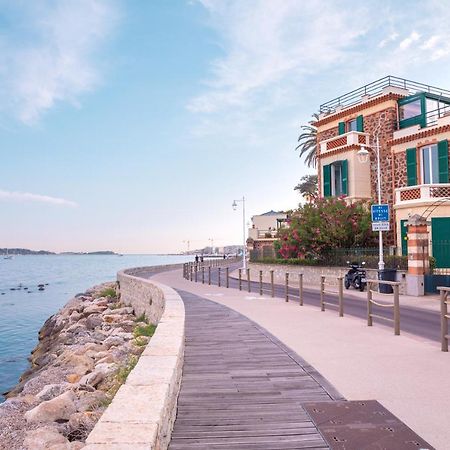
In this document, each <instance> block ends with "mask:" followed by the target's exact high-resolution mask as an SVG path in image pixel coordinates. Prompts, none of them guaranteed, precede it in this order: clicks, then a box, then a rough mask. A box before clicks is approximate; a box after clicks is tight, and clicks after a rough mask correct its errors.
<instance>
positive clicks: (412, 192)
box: [395, 183, 450, 208]
mask: <svg viewBox="0 0 450 450" xmlns="http://www.w3.org/2000/svg"><path fill="white" fill-rule="evenodd" d="M445 199H448V200H449V204H450V183H439V184H420V185H417V186H406V187H402V188H398V189H396V190H395V207H397V208H398V207H407V206H415V205H417V204H424V203H435V202H436V203H438V202H439V201H443V200H445Z"/></svg>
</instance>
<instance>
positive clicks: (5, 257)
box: [3, 249, 13, 259]
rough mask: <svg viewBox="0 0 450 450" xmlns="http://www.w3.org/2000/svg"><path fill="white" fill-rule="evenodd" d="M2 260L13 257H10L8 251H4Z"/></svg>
mask: <svg viewBox="0 0 450 450" xmlns="http://www.w3.org/2000/svg"><path fill="white" fill-rule="evenodd" d="M3 259H13V255H10V254H9V252H8V249H6V253H5V254H4V255H3Z"/></svg>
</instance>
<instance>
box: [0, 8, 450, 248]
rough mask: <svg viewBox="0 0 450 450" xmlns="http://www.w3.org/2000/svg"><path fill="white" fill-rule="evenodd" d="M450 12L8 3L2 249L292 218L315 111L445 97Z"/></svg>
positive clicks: (129, 241)
mask: <svg viewBox="0 0 450 450" xmlns="http://www.w3.org/2000/svg"><path fill="white" fill-rule="evenodd" d="M449 21H450V1H448V0H443V1H427V2H418V1H417V2H415V1H411V2H409V3H408V8H407V9H406V8H404V7H403V6H402V5H401V2H395V1H392V2H390V1H369V2H357V3H355V2H343V1H326V2H323V1H307V2H306V1H300V0H265V1H263V0H260V1H257V0H249V1H245V2H243V1H238V0H235V1H233V0H230V1H225V0H201V1H187V0H186V1H185V0H173V1H164V0H154V1H150V2H149V1H133V2H131V1H121V0H109V1H106V0H59V1H53V0H36V1H35V2H29V1H26V0H17V1H14V2H10V1H8V0H0V142H1V147H0V152H1V173H0V247H3V246H9V247H15V246H20V247H28V248H33V249H40V248H45V249H49V250H55V251H65V250H74V251H84V250H97V249H112V250H115V251H119V252H131V253H140V252H142V253H144V252H174V251H179V250H182V249H185V248H186V245H185V244H184V243H183V241H184V240H190V241H191V247H202V246H204V245H207V244H208V239H209V238H213V239H214V242H215V243H216V244H217V245H224V244H232V243H239V242H241V216H240V214H239V212H234V211H233V210H232V208H231V203H232V201H233V199H235V198H240V197H242V195H245V196H246V198H247V211H248V216H249V217H248V220H249V218H250V216H251V215H253V214H258V213H262V212H265V211H267V210H270V209H287V208H294V207H295V206H296V205H297V204H298V202H299V200H300V198H299V197H298V194H297V193H296V192H294V191H293V186H294V185H295V184H296V183H297V182H298V180H299V178H300V177H301V176H302V175H304V174H305V173H308V172H311V169H308V168H306V167H305V166H304V165H303V163H302V162H301V161H300V160H299V158H298V156H297V154H296V152H295V151H294V148H295V145H296V139H297V136H298V132H299V126H300V124H302V123H306V122H307V121H308V120H309V119H310V115H311V114H312V113H313V112H315V111H317V109H318V107H319V105H320V103H323V102H325V101H327V100H329V99H332V98H334V97H336V96H338V95H340V94H343V93H345V92H347V91H349V90H352V89H354V88H356V87H359V86H360V85H363V84H366V83H368V82H370V81H373V80H375V79H377V78H380V77H382V76H385V75H388V74H391V75H397V76H403V77H405V78H409V79H412V80H415V81H420V82H424V83H427V84H432V85H437V86H441V87H443V88H447V89H449V88H450V79H448V73H449V69H450V59H449V58H450V30H449V29H448V26H447V24H448V23H449Z"/></svg>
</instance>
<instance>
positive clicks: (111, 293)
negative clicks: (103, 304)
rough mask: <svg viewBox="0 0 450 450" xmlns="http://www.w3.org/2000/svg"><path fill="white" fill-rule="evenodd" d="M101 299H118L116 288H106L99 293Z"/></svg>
mask: <svg viewBox="0 0 450 450" xmlns="http://www.w3.org/2000/svg"><path fill="white" fill-rule="evenodd" d="M99 296H100V297H109V298H116V296H117V294H116V290H115V289H114V288H105V289H103V290H102V291H100V293H99Z"/></svg>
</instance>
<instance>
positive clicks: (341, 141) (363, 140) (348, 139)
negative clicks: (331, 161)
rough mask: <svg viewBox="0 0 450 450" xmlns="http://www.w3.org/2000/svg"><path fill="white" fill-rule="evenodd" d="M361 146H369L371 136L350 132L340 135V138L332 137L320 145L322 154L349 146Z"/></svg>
mask: <svg viewBox="0 0 450 450" xmlns="http://www.w3.org/2000/svg"><path fill="white" fill-rule="evenodd" d="M352 145H353V146H354V145H356V146H361V145H369V135H368V133H361V132H359V131H349V132H348V133H345V134H340V135H339V136H335V137H332V138H330V139H327V140H326V141H322V142H321V143H320V153H321V154H324V153H328V152H330V151H331V150H336V149H340V148H344V147H349V146H352Z"/></svg>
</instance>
